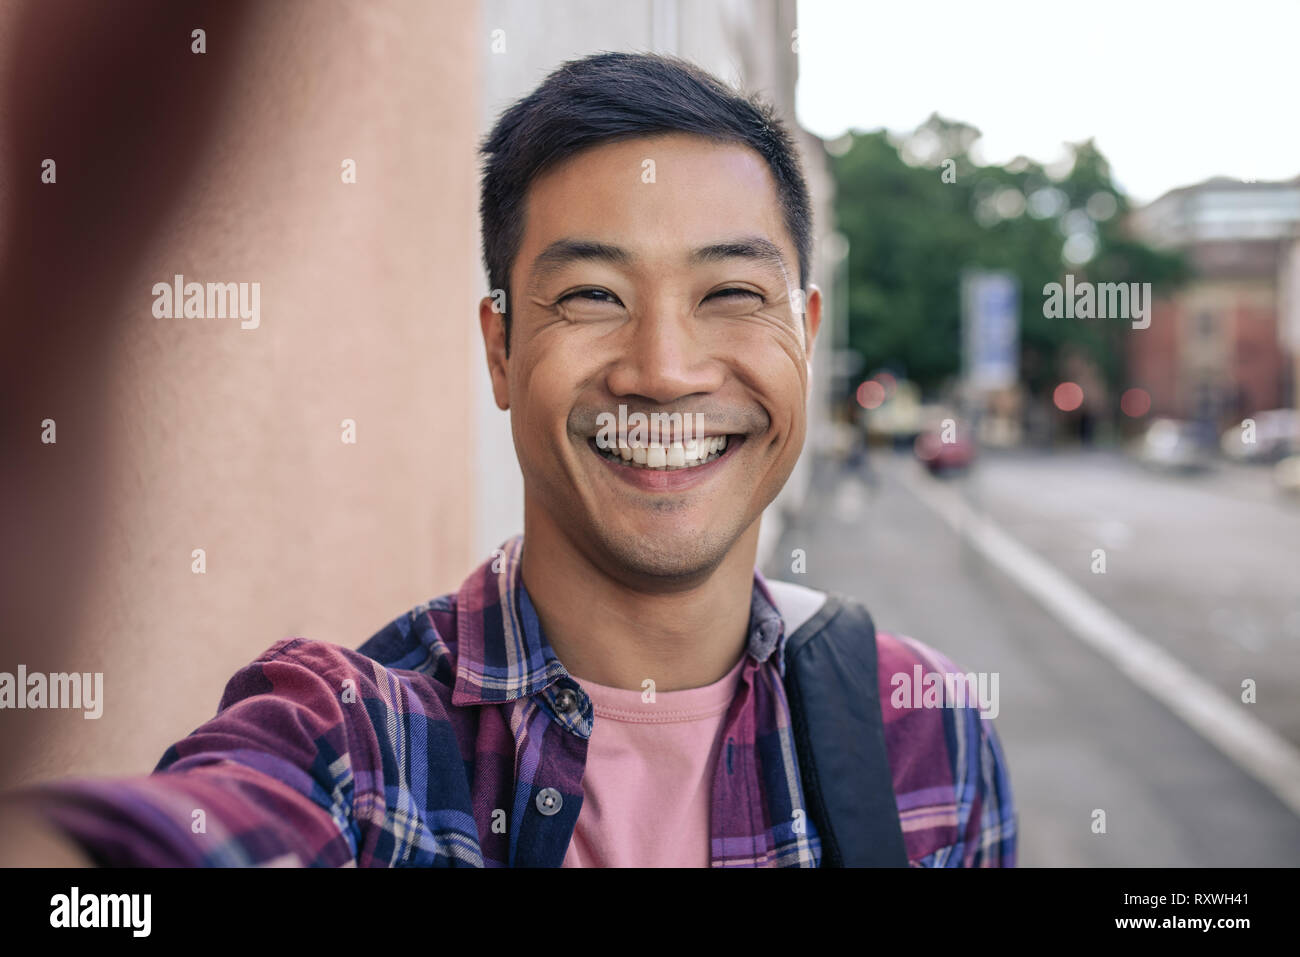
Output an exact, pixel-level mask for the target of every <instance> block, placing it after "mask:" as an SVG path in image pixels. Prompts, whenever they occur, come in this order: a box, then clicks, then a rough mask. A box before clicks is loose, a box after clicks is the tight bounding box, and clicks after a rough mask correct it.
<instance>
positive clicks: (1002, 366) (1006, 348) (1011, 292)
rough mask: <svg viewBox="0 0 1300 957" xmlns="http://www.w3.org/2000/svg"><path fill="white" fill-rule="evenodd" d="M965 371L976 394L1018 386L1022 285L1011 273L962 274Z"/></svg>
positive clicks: (973, 271) (970, 271)
mask: <svg viewBox="0 0 1300 957" xmlns="http://www.w3.org/2000/svg"><path fill="white" fill-rule="evenodd" d="M961 319H962V368H963V373H964V378H965V380H966V385H967V387H968V388H970V389H972V390H973V391H975V392H984V391H987V390H990V389H1004V388H1009V387H1011V386H1013V385H1015V384H1016V380H1017V378H1018V377H1019V372H1020V361H1019V359H1020V283H1019V281H1018V280H1017V278H1016V277H1015V276H1014V275H1013V274H1011V273H1007V272H987V271H984V270H979V269H970V270H966V271H965V272H963V273H962V284H961Z"/></svg>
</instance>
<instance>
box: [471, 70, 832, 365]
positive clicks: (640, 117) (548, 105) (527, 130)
mask: <svg viewBox="0 0 1300 957" xmlns="http://www.w3.org/2000/svg"><path fill="white" fill-rule="evenodd" d="M670 132H682V133H696V134H699V135H701V136H706V137H709V138H710V139H713V140H715V141H719V142H733V143H741V144H745V145H748V146H751V147H753V148H754V149H755V150H756V151H757V152H758V153H759V155H761V156H762V157H763V159H764V160H766V161H767V165H768V168H769V169H770V170H771V171H772V176H773V178H774V179H775V180H776V187H777V194H778V199H779V201H780V204H781V209H782V211H783V213H784V216H785V226H786V229H787V230H789V233H790V237H791V239H792V240H793V242H794V247H795V250H796V251H797V253H798V256H799V288H800V289H804V288H805V283H806V281H807V276H808V262H809V259H810V257H811V251H812V208H811V204H810V202H809V199H808V186H807V184H806V183H805V182H804V177H803V171H802V169H801V168H800V165H799V155H798V153H797V151H796V148H795V141H794V139H793V137H791V135H790V133H789V132H788V131H787V130H786V128H785V125H784V124H783V123H782V122H781V121H780V119H779V118H778V117H777V115H776V112H775V110H774V109H773V108H772V106H771V105H770V104H769V103H767V102H766V101H765V100H763V99H761V98H759V97H758V96H755V95H752V94H744V93H740V92H737V91H735V90H732V89H730V88H729V87H727V86H725V85H724V84H723V83H722V82H721V81H719V80H718V79H717V78H716V77H714V76H712V75H710V74H709V73H707V72H706V71H704V70H702V69H700V68H699V67H698V66H695V65H694V64H692V63H690V62H688V61H686V60H682V59H680V58H678V57H670V56H664V55H661V54H653V53H596V54H593V55H591V56H588V57H584V58H583V59H579V60H569V61H567V62H566V63H564V64H562V65H561V66H560V67H558V68H557V69H556V70H555V71H554V72H553V73H551V74H550V76H548V77H547V78H546V79H545V80H544V81H543V82H542V84H541V86H539V87H538V88H537V89H536V90H534V91H533V92H532V93H530V94H529V95H528V96H526V97H524V98H523V99H521V100H519V101H517V102H516V103H514V104H513V105H512V106H511V107H510V108H509V109H507V110H506V111H505V112H504V113H503V114H502V115H501V117H500V119H498V120H497V123H496V126H495V127H493V129H492V132H491V133H489V134H488V135H487V136H486V137H485V138H484V140H483V144H482V146H481V147H480V149H479V152H480V153H481V154H482V155H483V157H484V162H483V183H482V193H481V197H480V201H479V214H480V217H481V219H482V224H483V261H484V265H485V266H486V267H487V273H488V283H489V286H490V288H492V289H501V290H505V291H506V296H507V298H506V312H505V316H504V321H505V331H506V348H507V354H509V343H510V299H509V283H510V270H511V267H512V266H513V265H514V261H515V257H516V256H518V254H519V246H520V244H521V243H522V242H523V232H524V223H523V211H524V197H525V194H526V193H527V190H528V187H529V185H530V184H531V183H532V182H533V180H534V179H535V178H536V177H537V176H538V175H539V174H541V173H542V172H543V171H544V170H546V169H549V168H550V167H552V166H554V165H555V164H556V163H559V162H560V161H562V160H564V159H567V158H568V157H571V156H573V155H574V154H576V153H578V152H579V151H580V150H584V149H586V148H588V147H591V146H596V145H599V144H601V143H606V142H610V141H613V140H620V139H629V138H632V137H636V136H648V135H653V134H656V133H670Z"/></svg>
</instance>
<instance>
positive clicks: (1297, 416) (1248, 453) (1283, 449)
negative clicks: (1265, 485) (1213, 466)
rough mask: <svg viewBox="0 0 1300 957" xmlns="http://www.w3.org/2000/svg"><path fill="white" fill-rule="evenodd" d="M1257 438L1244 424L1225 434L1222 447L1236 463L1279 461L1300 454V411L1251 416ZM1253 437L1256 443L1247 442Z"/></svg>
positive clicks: (1271, 410) (1281, 410) (1276, 410)
mask: <svg viewBox="0 0 1300 957" xmlns="http://www.w3.org/2000/svg"><path fill="white" fill-rule="evenodd" d="M1250 418H1251V419H1253V420H1254V423H1255V427H1254V430H1253V436H1252V435H1251V433H1249V432H1247V430H1246V429H1245V428H1243V427H1242V426H1241V425H1240V424H1238V425H1234V426H1233V427H1232V428H1230V429H1228V430H1227V431H1225V432H1224V433H1223V436H1222V438H1221V439H1220V442H1219V445H1220V448H1222V449H1223V454H1224V455H1226V456H1227V457H1228V458H1230V459H1232V460H1233V461H1235V462H1276V461H1278V460H1279V459H1282V458H1285V457H1286V456H1288V455H1292V454H1295V453H1298V452H1300V411H1296V410H1295V409H1269V410H1267V411H1265V412H1256V413H1255V414H1254V415H1252V416H1250ZM1249 437H1253V439H1254V441H1253V442H1247V441H1245V440H1246V439H1247V438H1249Z"/></svg>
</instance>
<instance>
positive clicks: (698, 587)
mask: <svg viewBox="0 0 1300 957" xmlns="http://www.w3.org/2000/svg"><path fill="white" fill-rule="evenodd" d="M535 512H536V510H534V509H526V511H525V517H524V550H523V555H522V557H521V559H520V574H521V576H522V578H523V582H524V587H525V588H527V589H528V597H529V598H530V599H531V600H532V603H533V607H534V608H536V609H537V616H538V618H539V620H540V621H541V624H542V630H543V631H544V632H545V634H546V638H547V640H548V641H549V642H550V645H551V648H552V649H553V650H554V651H555V654H556V656H557V657H558V658H559V659H560V661H561V662H562V663H563V664H564V667H565V669H566V670H567V671H569V673H570V674H573V675H576V676H578V677H580V678H584V679H586V680H587V681H591V682H594V683H596V684H600V685H606V686H608V687H611V688H626V689H633V690H638V691H640V690H643V688H644V687H645V686H644V685H643V682H644V681H645V680H646V679H647V678H649V679H651V680H653V681H654V689H655V690H656V691H662V692H667V691H679V690H683V689H687V688H699V687H703V686H704V685H709V684H712V683H713V682H715V681H718V680H720V679H721V678H722V677H724V676H725V675H726V674H727V672H728V671H730V670H731V668H732V667H733V666H734V665H735V664H736V662H737V661H739V660H740V656H741V655H742V654H744V653H745V648H746V645H747V642H748V637H749V610H750V601H751V596H752V592H753V586H754V559H755V556H756V555H757V550H758V525H759V523H758V522H757V521H756V522H754V524H753V525H751V526H750V527H749V528H748V529H746V530H745V532H744V534H742V535H741V537H740V538H739V539H738V540H737V541H736V543H735V545H734V546H733V547H732V549H731V551H730V552H728V553H727V555H726V557H725V558H724V559H723V560H722V562H721V564H719V565H718V566H717V567H716V568H715V569H713V571H711V572H709V573H707V574H705V575H703V576H701V577H700V579H699V580H698V581H692V582H689V583H686V584H681V583H675V584H674V585H673V586H672V587H664V586H663V585H662V584H660V585H659V586H658V587H656V586H655V583H653V582H646V583H636V582H629V581H628V580H623V579H615V578H613V577H612V576H611V575H610V574H609V573H608V571H607V570H606V569H603V568H601V567H600V565H599V564H597V563H596V562H594V561H592V560H591V559H590V558H589V557H588V556H587V555H585V554H583V553H582V552H581V551H580V550H579V549H578V548H577V547H576V546H575V545H574V543H573V542H572V541H571V540H570V539H569V538H568V537H566V536H565V535H563V534H562V533H561V532H560V530H559V528H558V527H557V526H556V525H555V523H554V522H552V521H549V520H542V519H534V520H530V518H529V516H530V513H532V514H535Z"/></svg>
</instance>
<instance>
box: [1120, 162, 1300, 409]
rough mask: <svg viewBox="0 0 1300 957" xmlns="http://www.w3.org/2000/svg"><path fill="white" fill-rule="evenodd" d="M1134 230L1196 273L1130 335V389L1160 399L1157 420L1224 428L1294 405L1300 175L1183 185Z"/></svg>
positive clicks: (1138, 219) (1148, 210)
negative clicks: (1174, 252) (1182, 257)
mask: <svg viewBox="0 0 1300 957" xmlns="http://www.w3.org/2000/svg"><path fill="white" fill-rule="evenodd" d="M1133 222H1134V226H1135V229H1136V231H1137V232H1138V233H1139V235H1141V236H1142V238H1143V239H1145V240H1146V241H1147V242H1149V243H1151V244H1152V245H1156V246H1162V247H1165V248H1176V249H1180V250H1182V251H1184V252H1185V253H1186V255H1187V257H1188V259H1189V260H1190V262H1191V263H1192V266H1193V268H1194V269H1195V272H1196V278H1195V279H1193V280H1192V281H1191V282H1190V283H1188V284H1187V285H1185V286H1184V287H1183V288H1182V289H1180V290H1179V291H1178V292H1177V293H1176V294H1175V295H1174V296H1172V297H1171V298H1165V299H1157V300H1156V302H1155V304H1154V306H1153V313H1152V320H1151V326H1150V328H1148V329H1145V330H1143V331H1142V332H1140V333H1136V334H1134V335H1132V336H1130V337H1128V341H1129V355H1128V360H1129V380H1130V381H1129V384H1130V385H1131V386H1135V387H1138V388H1142V389H1145V390H1146V391H1147V392H1149V393H1150V395H1151V414H1152V415H1167V416H1173V417H1175V418H1181V419H1199V420H1208V421H1212V422H1214V423H1215V424H1216V425H1217V426H1219V427H1223V426H1226V425H1228V424H1230V423H1231V422H1234V421H1240V420H1241V419H1242V418H1243V417H1245V416H1247V415H1250V414H1252V413H1255V412H1259V411H1262V410H1264V409H1275V408H1279V407H1283V406H1293V405H1295V403H1296V392H1295V382H1296V368H1295V367H1296V361H1297V359H1296V356H1297V353H1298V352H1300V349H1298V346H1300V343H1298V342H1297V330H1296V328H1295V326H1296V324H1297V322H1298V321H1300V320H1298V319H1297V311H1298V310H1300V302H1297V299H1300V297H1298V296H1297V292H1300V283H1297V281H1296V277H1295V275H1294V274H1295V273H1296V271H1297V269H1298V268H1300V265H1298V264H1300V252H1298V251H1300V177H1298V178H1297V179H1296V180H1294V181H1291V182H1286V183H1243V182H1239V181H1236V180H1225V179H1215V180H1209V181H1207V182H1205V183H1200V184H1198V185H1195V186H1188V187H1183V188H1181V189H1176V190H1173V191H1171V192H1169V193H1166V194H1165V195H1164V196H1162V197H1160V199H1158V200H1156V201H1155V202H1153V203H1151V204H1150V205H1149V206H1147V207H1145V208H1143V209H1142V210H1140V211H1138V212H1137V213H1136V214H1135V215H1134V220H1133Z"/></svg>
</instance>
